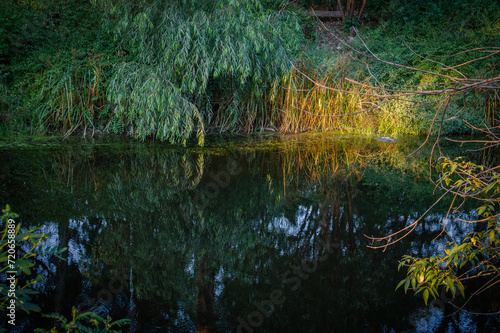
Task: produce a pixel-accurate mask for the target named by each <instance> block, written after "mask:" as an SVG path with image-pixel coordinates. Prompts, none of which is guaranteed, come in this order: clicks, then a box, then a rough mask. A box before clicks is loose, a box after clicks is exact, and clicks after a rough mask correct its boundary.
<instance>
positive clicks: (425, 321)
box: [408, 307, 481, 333]
mask: <svg viewBox="0 0 500 333" xmlns="http://www.w3.org/2000/svg"><path fill="white" fill-rule="evenodd" d="M444 318H445V317H444V313H443V311H442V310H441V309H440V308H438V307H434V308H431V309H421V310H419V311H417V312H415V313H414V314H413V315H412V316H411V317H410V322H411V323H412V324H413V326H414V329H412V330H410V331H408V333H434V332H437V331H438V329H439V327H440V325H441V323H442V322H443V320H444ZM444 329H445V331H444V332H446V333H457V332H460V333H476V332H478V330H477V324H476V323H475V322H474V315H471V314H468V313H466V312H460V313H457V314H455V315H453V316H452V318H451V320H450V321H449V323H448V326H447V327H445V328H444ZM478 333H481V332H478Z"/></svg>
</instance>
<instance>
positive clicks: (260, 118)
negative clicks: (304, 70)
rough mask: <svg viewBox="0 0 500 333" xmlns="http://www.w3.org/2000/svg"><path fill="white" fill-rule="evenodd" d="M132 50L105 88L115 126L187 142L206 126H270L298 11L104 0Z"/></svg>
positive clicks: (246, 1)
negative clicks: (269, 106) (272, 96)
mask: <svg viewBox="0 0 500 333" xmlns="http://www.w3.org/2000/svg"><path fill="white" fill-rule="evenodd" d="M103 5H104V6H105V7H106V8H107V9H108V10H109V14H110V17H111V18H113V17H114V18H116V20H115V22H117V23H116V24H114V34H115V36H116V38H117V40H119V41H120V43H121V45H120V47H121V48H122V49H123V50H124V52H125V53H128V55H127V57H125V58H126V61H124V62H121V63H119V64H117V65H116V66H115V70H114V71H113V76H112V78H111V80H110V84H109V88H108V99H109V100H110V101H111V102H112V103H113V104H114V115H113V120H112V122H111V128H112V129H113V130H115V131H117V132H120V131H123V130H125V129H126V130H127V131H128V133H129V134H131V135H133V136H136V137H139V138H145V137H146V136H154V137H156V138H158V139H160V140H169V141H171V142H183V143H185V142H186V140H187V139H188V138H189V137H190V136H191V135H192V134H193V133H195V132H196V133H197V138H198V143H199V144H203V138H204V134H205V132H206V129H207V127H210V128H216V129H219V130H225V129H227V128H232V129H235V128H236V129H247V130H251V129H254V128H255V127H256V126H265V124H266V122H269V121H271V120H272V117H273V114H272V112H270V111H269V110H268V109H267V108H266V100H269V96H270V94H269V91H270V89H271V88H272V87H273V84H275V83H276V82H278V81H279V79H280V78H281V77H282V76H283V75H284V74H285V73H286V72H287V71H288V70H289V69H290V66H291V62H290V58H291V57H292V56H293V55H294V53H295V52H297V51H298V50H299V47H300V44H301V31H300V30H301V27H300V24H299V20H298V18H297V16H296V15H295V14H293V13H290V12H287V11H286V10H283V11H281V12H279V13H278V12H276V11H272V10H268V9H266V8H264V7H263V6H262V4H261V3H260V2H259V1H258V0H242V1H234V0H218V1H208V0H206V1H192V0H179V1H166V0H154V1H125V2H120V3H118V4H116V3H115V4H111V3H103Z"/></svg>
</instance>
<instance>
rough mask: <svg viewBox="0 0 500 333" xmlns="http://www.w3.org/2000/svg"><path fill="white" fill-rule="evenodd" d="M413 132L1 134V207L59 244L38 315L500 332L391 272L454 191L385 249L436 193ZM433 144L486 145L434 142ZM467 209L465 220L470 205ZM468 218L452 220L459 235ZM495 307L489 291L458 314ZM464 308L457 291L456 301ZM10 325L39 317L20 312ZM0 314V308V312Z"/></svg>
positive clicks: (432, 225)
mask: <svg viewBox="0 0 500 333" xmlns="http://www.w3.org/2000/svg"><path fill="white" fill-rule="evenodd" d="M422 141H423V139H422V138H413V139H407V140H397V141H395V142H383V141H379V140H377V138H366V137H365V138H363V137H357V136H345V135H335V134H328V133H326V134H300V135H286V136H281V135H249V136H235V135H233V136H229V137H228V136H214V137H209V138H208V139H207V143H206V146H205V147H203V148H200V147H197V146H189V145H188V146H186V147H179V146H172V145H168V144H165V143H154V142H137V141H130V140H127V139H118V138H106V137H96V138H93V139H89V138H87V139H86V140H81V139H80V138H71V139H70V140H66V141H64V142H60V141H59V140H56V139H49V140H44V141H42V142H38V141H35V142H26V141H23V142H1V143H0V152H1V154H2V163H1V164H0V180H1V182H0V183H1V191H0V203H1V204H2V206H3V207H5V204H7V203H8V204H10V206H11V207H12V210H13V211H15V212H16V213H18V214H19V215H20V217H19V218H18V219H17V220H18V221H19V222H21V223H22V226H23V227H26V228H27V227H40V229H41V230H42V231H43V232H49V233H50V236H49V238H48V239H47V240H46V241H45V243H44V247H46V248H48V247H52V246H58V247H61V248H62V247H67V248H68V251H66V252H64V253H63V255H62V256H63V257H64V258H65V259H66V261H63V260H60V259H58V258H55V257H53V256H46V255H41V256H39V257H37V258H36V259H35V260H34V263H35V266H34V267H33V268H32V270H33V274H34V275H36V274H42V275H44V276H45V280H44V281H42V282H40V283H38V284H36V285H35V289H37V290H38V291H39V292H40V293H39V294H38V295H36V296H35V298H34V299H35V301H36V303H37V304H38V305H39V306H40V307H41V309H42V313H53V312H59V313H61V314H63V315H65V316H67V317H69V316H70V313H71V308H72V306H76V307H78V308H79V309H80V310H82V311H88V310H91V311H94V312H95V313H97V314H99V315H100V316H107V315H110V316H111V317H112V318H113V319H121V318H130V319H131V320H132V322H131V323H130V325H129V326H128V329H129V330H130V331H133V332H156V331H158V332H191V331H193V332H194V331H199V332H215V331H217V332H246V333H248V332H437V331H439V332H495V331H497V332H498V331H499V330H498V327H499V317H498V316H497V317H491V316H477V315H473V314H470V313H468V312H456V311H455V309H454V308H453V307H451V306H450V305H447V302H448V301H449V300H450V299H451V296H450V295H446V294H442V295H441V298H440V299H437V300H435V301H433V302H431V305H430V306H429V307H426V306H425V305H424V302H423V300H422V297H421V296H414V295H413V294H412V293H409V294H407V295H405V294H404V292H403V291H402V290H401V289H399V290H397V291H395V287H396V286H397V284H398V282H399V281H400V280H401V279H402V278H403V277H404V276H405V271H404V270H402V271H400V272H398V269H397V267H398V260H399V259H400V258H401V256H402V255H404V254H412V255H420V256H424V255H430V254H432V253H434V252H436V251H437V250H438V249H439V248H440V247H442V246H443V245H444V244H445V243H446V241H448V240H449V239H446V238H444V237H443V238H439V239H438V240H433V239H434V238H435V237H436V236H437V235H438V234H439V233H440V232H441V230H442V225H441V223H442V222H443V220H444V218H445V216H446V213H447V211H448V207H449V205H450V201H451V198H445V199H444V200H442V201H441V202H440V203H438V204H437V205H436V206H435V207H434V208H433V209H432V210H431V212H430V213H429V214H428V215H427V216H426V217H425V218H424V219H423V220H422V222H421V223H420V224H419V226H418V228H417V229H416V230H415V231H414V232H413V233H412V234H411V235H409V236H408V237H406V238H404V239H403V240H402V241H400V242H399V243H397V244H395V245H393V246H390V247H388V248H386V249H385V250H384V251H383V250H374V249H370V248H368V247H367V245H369V244H370V241H369V239H368V238H367V236H372V235H373V236H384V235H388V234H390V233H392V232H394V231H397V230H399V229H401V228H402V227H404V226H406V225H408V224H410V223H412V222H413V221H415V220H416V219H417V218H419V217H420V216H421V215H422V214H423V213H424V212H425V211H426V210H427V209H428V208H429V207H430V206H431V205H432V204H433V203H434V202H435V201H436V200H437V199H438V198H439V196H440V195H441V193H442V192H440V191H439V190H436V189H435V186H434V185H433V184H432V182H431V181H430V178H435V177H437V175H438V173H437V170H436V169H435V168H434V167H431V166H430V164H429V156H430V147H426V148H425V149H423V150H421V151H419V152H417V153H416V154H414V155H412V156H411V157H409V158H408V157H406V155H408V154H409V153H411V152H412V151H414V150H415V149H416V148H417V147H418V146H419V144H420V143H421V142H422ZM441 149H442V151H443V153H445V154H446V155H449V156H461V155H466V156H468V157H469V158H471V159H473V160H480V159H481V158H483V157H484V156H483V155H482V153H481V152H473V151H466V150H465V149H464V148H463V147H459V145H457V144H454V143H451V142H443V143H442V145H441ZM474 208H475V207H474V205H471V206H470V207H468V206H464V208H463V209H462V214H463V215H462V217H463V216H464V215H465V216H470V215H473V214H474ZM469 231H471V229H470V225H460V224H451V225H450V226H449V230H448V232H449V233H450V235H451V236H453V237H457V238H459V237H461V236H463V235H464V234H466V233H467V232H469ZM494 302H498V301H497V300H496V298H495V296H494V295H492V294H490V295H484V296H483V297H482V298H481V300H480V302H475V303H474V302H471V303H470V304H468V306H469V307H468V309H469V310H471V311H476V312H481V311H483V310H485V309H488V308H489V306H490V304H492V303H494ZM455 303H456V304H458V305H460V304H462V303H463V300H462V299H460V298H457V299H456V300H455ZM18 316H19V317H18V324H17V326H16V328H17V331H19V332H21V331H33V329H34V328H35V327H45V328H48V327H49V326H48V325H50V324H51V322H50V320H48V319H46V318H42V317H41V315H40V314H39V313H32V314H30V315H26V314H24V313H19V314H18ZM2 320H3V318H2Z"/></svg>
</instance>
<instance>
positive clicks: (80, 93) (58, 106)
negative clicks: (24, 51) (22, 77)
mask: <svg viewBox="0 0 500 333" xmlns="http://www.w3.org/2000/svg"><path fill="white" fill-rule="evenodd" d="M72 52H73V55H72V58H71V59H70V60H60V59H58V58H57V57H55V58H53V59H48V60H47V65H48V68H47V69H46V70H44V71H42V72H41V73H40V74H39V75H38V77H37V79H36V82H35V83H34V85H33V88H32V89H33V90H35V91H38V93H37V96H36V100H37V102H38V104H39V107H38V109H37V110H36V112H35V113H34V114H35V117H36V118H35V122H37V123H38V124H39V129H40V130H47V129H49V130H51V129H60V130H62V131H63V132H64V133H65V134H70V133H71V132H73V131H74V130H76V129H77V128H81V129H83V130H84V131H87V130H88V129H89V128H90V129H94V128H95V126H96V120H97V119H98V118H102V117H103V115H102V114H101V113H103V112H104V107H105V105H106V98H105V95H104V89H103V87H102V84H103V74H104V71H103V68H102V64H101V57H100V56H99V55H95V54H90V55H87V56H86V57H84V58H83V60H82V59H81V58H82V57H83V55H82V53H81V52H79V51H76V50H72Z"/></svg>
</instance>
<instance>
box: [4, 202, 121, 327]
mask: <svg viewBox="0 0 500 333" xmlns="http://www.w3.org/2000/svg"><path fill="white" fill-rule="evenodd" d="M18 217H19V215H18V214H16V213H14V212H12V211H11V209H10V206H9V205H7V206H6V207H5V209H2V216H1V218H0V219H1V223H2V228H3V224H4V223H5V228H4V229H3V230H2V232H1V233H0V235H1V236H0V263H2V268H1V269H0V273H1V272H5V271H16V272H17V274H16V280H15V284H16V287H15V292H14V294H12V293H9V291H10V288H11V287H10V285H7V284H5V283H1V284H0V312H2V313H4V312H6V311H7V306H8V304H10V303H9V300H10V299H12V297H13V295H15V296H14V297H15V299H16V308H18V309H21V310H23V311H25V312H27V313H28V314H29V313H30V312H31V311H40V307H39V306H38V305H36V304H35V303H33V301H32V296H33V295H35V294H38V291H35V290H33V289H32V286H33V285H34V284H35V283H37V282H40V281H42V280H43V276H42V275H38V276H37V277H36V278H35V279H31V280H29V279H27V278H26V277H27V276H30V275H31V269H30V268H31V267H33V266H34V263H33V262H32V261H31V260H30V259H33V258H34V257H36V256H37V255H38V254H39V252H38V250H39V247H40V245H41V244H42V242H43V241H44V240H45V239H47V237H48V234H40V233H37V232H36V231H37V229H38V228H35V229H31V230H22V229H21V224H20V223H17V224H16V226H15V229H13V228H12V227H10V228H9V224H8V221H9V220H11V221H15V220H14V219H17V218H18ZM23 248H24V249H28V250H24V249H23ZM9 250H10V251H9ZM66 250H67V248H61V249H58V248H57V247H56V246H55V247H53V248H48V249H46V250H45V251H44V254H48V255H53V256H56V257H58V258H59V259H61V260H65V259H64V258H63V257H61V256H60V254H62V253H63V252H64V251H66ZM19 253H20V254H19ZM21 281H24V282H21ZM22 284H24V285H22ZM21 285H22V286H21ZM43 316H44V317H47V318H53V319H56V320H57V323H58V325H56V326H55V327H54V328H52V329H51V330H49V331H47V330H45V329H37V330H35V332H58V329H57V326H59V327H60V328H61V329H63V330H64V331H66V332H99V333H100V332H121V330H120V331H116V330H113V329H112V328H113V327H114V326H118V327H121V326H123V325H126V324H128V323H129V322H130V320H129V319H122V320H118V321H112V319H111V318H110V317H109V316H108V317H106V318H105V319H104V318H101V317H99V316H98V315H96V314H95V313H93V312H85V313H78V311H77V310H76V309H75V307H73V310H72V320H71V321H68V320H67V319H66V318H65V317H64V316H62V315H60V314H57V313H54V314H50V315H43ZM85 320H88V323H84V321H85Z"/></svg>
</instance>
